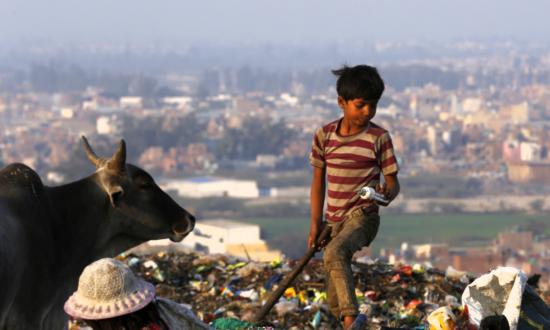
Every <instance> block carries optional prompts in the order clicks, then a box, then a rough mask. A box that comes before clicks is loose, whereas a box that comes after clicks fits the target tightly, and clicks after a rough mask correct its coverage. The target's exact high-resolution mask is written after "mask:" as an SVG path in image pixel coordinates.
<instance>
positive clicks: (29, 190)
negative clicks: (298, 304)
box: [0, 137, 195, 329]
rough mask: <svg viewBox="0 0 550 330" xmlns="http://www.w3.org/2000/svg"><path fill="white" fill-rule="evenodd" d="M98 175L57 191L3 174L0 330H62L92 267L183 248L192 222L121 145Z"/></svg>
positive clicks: (23, 172) (17, 173)
mask: <svg viewBox="0 0 550 330" xmlns="http://www.w3.org/2000/svg"><path fill="white" fill-rule="evenodd" d="M82 139H83V143H84V148H85V151H86V154H87V156H88V158H89V159H90V161H91V162H92V163H93V164H94V165H95V166H96V168H97V171H96V172H95V173H94V174H92V175H90V176H88V177H86V178H84V179H82V180H79V181H76V182H72V183H69V184H66V185H63V186H58V187H47V186H44V185H43V184H42V181H41V180H40V178H39V176H38V175H37V174H36V172H35V171H33V170H32V169H30V168H29V167H27V166H25V165H23V164H11V165H8V166H6V167H5V168H4V169H2V170H0V285H1V286H2V287H1V289H0V329H62V328H63V327H64V326H65V324H66V323H65V322H66V320H67V317H66V316H65V314H64V312H63V303H64V302H65V300H66V299H67V298H68V297H69V295H70V294H71V293H72V292H73V291H74V290H76V287H77V283H78V277H79V275H80V273H81V271H82V270H83V269H84V267H85V266H86V265H88V264H90V263H91V262H93V261H95V260H97V259H100V258H103V257H106V256H115V255H117V254H119V253H121V252H123V251H125V250H127V249H128V248H131V247H133V246H136V245H138V244H140V243H142V242H145V241H147V240H151V239H161V238H170V239H171V240H172V241H176V242H177V241H181V240H182V239H183V238H184V237H185V236H186V235H187V234H188V233H189V232H190V231H191V230H193V227H194V223H195V219H194V217H193V216H192V215H191V214H189V213H188V212H187V211H186V210H184V209H183V208H181V207H180V206H179V205H178V204H177V203H176V202H174V201H173V200H172V198H170V197H169V196H168V195H167V194H166V193H165V192H163V191H162V190H161V189H160V188H159V187H158V186H157V185H156V184H155V182H154V181H153V178H152V177H151V176H150V175H149V174H148V173H147V172H145V171H143V170H142V169H140V168H138V167H136V166H133V165H130V164H126V146H125V143H124V141H123V140H122V141H121V142H120V147H119V149H118V151H117V152H116V153H115V154H114V155H113V156H112V157H111V158H110V159H103V158H99V157H97V156H96V155H95V153H94V152H93V151H92V149H91V147H90V145H89V144H88V141H87V140H86V138H85V137H82Z"/></svg>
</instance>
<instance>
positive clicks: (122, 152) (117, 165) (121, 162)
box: [109, 140, 126, 171]
mask: <svg viewBox="0 0 550 330" xmlns="http://www.w3.org/2000/svg"><path fill="white" fill-rule="evenodd" d="M125 165H126V142H124V140H120V144H119V146H118V150H117V151H116V152H115V153H114V155H113V157H111V160H110V161H109V168H111V169H113V170H116V171H123V170H124V166H125Z"/></svg>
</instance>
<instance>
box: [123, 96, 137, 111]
mask: <svg viewBox="0 0 550 330" xmlns="http://www.w3.org/2000/svg"><path fill="white" fill-rule="evenodd" d="M119 103H120V107H121V108H141V107H142V106H143V99H142V98H141V97H139V96H123V97H121V98H120V101H119Z"/></svg>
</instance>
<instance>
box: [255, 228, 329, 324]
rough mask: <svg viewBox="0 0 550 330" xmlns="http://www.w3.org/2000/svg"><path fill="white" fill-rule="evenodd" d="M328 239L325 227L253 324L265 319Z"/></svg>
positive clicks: (271, 296) (280, 284)
mask: <svg viewBox="0 0 550 330" xmlns="http://www.w3.org/2000/svg"><path fill="white" fill-rule="evenodd" d="M329 238H330V227H329V226H327V225H325V227H324V228H323V231H321V234H320V235H319V237H318V239H317V241H316V242H315V244H314V245H313V246H312V247H310V248H309V249H308V250H307V252H306V254H305V255H304V256H303V257H302V259H300V261H299V262H298V265H297V266H296V267H295V268H294V269H293V270H292V271H291V272H290V273H288V274H287V275H286V277H285V278H284V279H283V280H282V281H281V282H280V283H279V286H278V288H277V290H275V291H274V292H273V293H272V294H271V295H270V296H269V298H268V299H267V301H266V303H265V304H264V305H263V306H262V309H260V312H258V314H257V315H256V316H255V317H254V319H253V320H252V322H253V323H258V322H260V321H262V320H263V319H264V318H265V317H266V315H267V314H268V313H269V311H270V310H271V308H273V305H275V303H276V302H277V301H278V300H279V298H281V296H282V295H283V293H284V292H285V290H286V289H287V288H288V287H289V286H290V285H291V284H292V282H293V281H294V279H295V278H296V277H297V276H298V275H299V274H300V273H301V272H302V271H303V270H304V268H305V266H306V265H307V264H308V263H309V261H310V260H311V258H312V257H313V256H314V255H315V253H316V252H317V251H320V250H321V249H320V247H321V246H320V244H321V243H322V242H323V241H325V240H327V239H329Z"/></svg>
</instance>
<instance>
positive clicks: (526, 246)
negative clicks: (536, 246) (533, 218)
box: [495, 231, 533, 252]
mask: <svg viewBox="0 0 550 330" xmlns="http://www.w3.org/2000/svg"><path fill="white" fill-rule="evenodd" d="M495 245H496V246H497V248H498V249H499V250H504V249H510V250H512V251H515V252H517V251H519V250H531V249H532V248H533V233H532V232H530V231H523V232H503V233H499V234H498V236H497V239H496V240H495Z"/></svg>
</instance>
